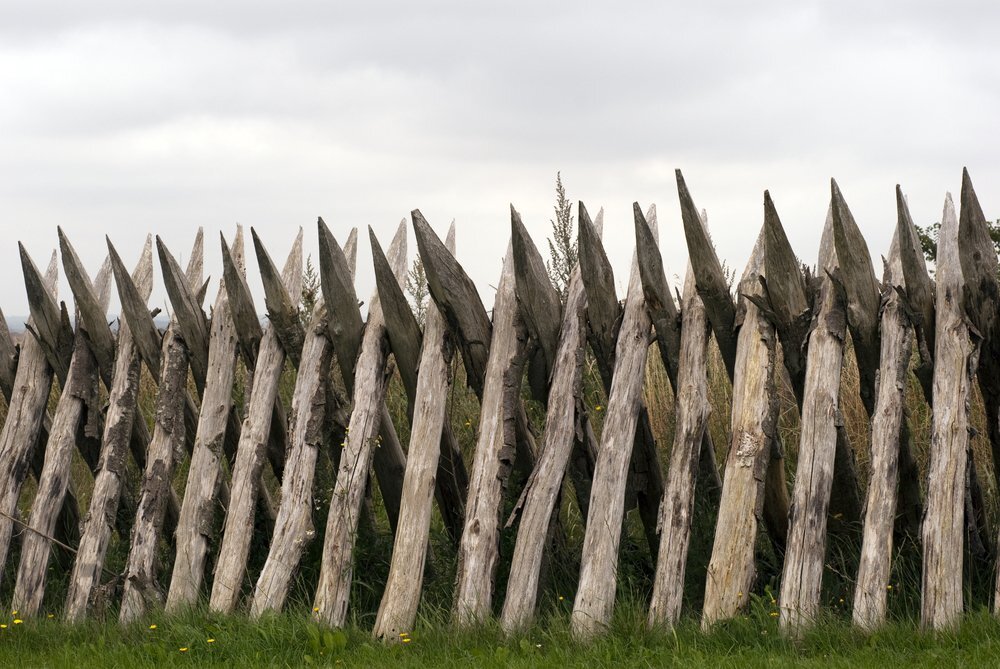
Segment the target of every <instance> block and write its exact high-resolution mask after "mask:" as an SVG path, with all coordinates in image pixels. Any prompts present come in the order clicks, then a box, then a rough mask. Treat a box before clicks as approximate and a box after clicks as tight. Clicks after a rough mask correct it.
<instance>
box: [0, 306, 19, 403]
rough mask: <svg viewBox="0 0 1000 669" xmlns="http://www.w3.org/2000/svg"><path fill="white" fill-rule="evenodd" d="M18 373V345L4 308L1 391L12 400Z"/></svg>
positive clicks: (0, 330) (0, 321) (0, 313)
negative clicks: (11, 333) (8, 324)
mask: <svg viewBox="0 0 1000 669" xmlns="http://www.w3.org/2000/svg"><path fill="white" fill-rule="evenodd" d="M16 375H17V346H16V345H15V344H14V339H13V338H12V337H11V336H10V329H9V328H8V327H7V317H6V316H4V313H3V309H0V391H2V392H3V396H4V397H5V398H6V399H7V402H8V403H9V402H10V396H11V395H12V394H13V393H14V377H15V376H16Z"/></svg>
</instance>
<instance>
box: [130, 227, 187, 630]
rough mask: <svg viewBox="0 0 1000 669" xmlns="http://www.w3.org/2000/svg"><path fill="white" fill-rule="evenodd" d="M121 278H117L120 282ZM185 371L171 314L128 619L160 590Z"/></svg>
mask: <svg viewBox="0 0 1000 669" xmlns="http://www.w3.org/2000/svg"><path fill="white" fill-rule="evenodd" d="M201 239H202V234H201V230H200V229H199V234H198V236H197V237H196V242H195V247H194V250H193V251H192V253H191V260H190V261H189V263H188V268H187V273H186V279H187V281H188V285H189V286H190V287H191V288H192V289H198V288H199V287H200V286H201V284H202V273H203V266H204V265H203V262H204V260H203V258H204V256H203V253H202V252H201V246H202V245H201V243H200V242H199V241H198V240H201ZM119 283H120V282H119ZM187 375H188V355H187V347H186V346H185V344H184V339H183V337H182V336H181V334H180V332H179V331H178V327H177V322H176V320H175V319H171V322H170V325H169V326H168V327H167V331H166V332H165V333H164V335H163V344H162V347H161V355H160V375H159V377H160V386H159V392H158V393H157V397H156V418H155V426H154V428H153V438H152V440H151V441H150V442H149V452H148V456H147V458H146V469H145V471H144V473H143V479H142V489H141V493H140V497H139V508H138V510H137V512H136V519H135V524H134V525H133V527H132V536H131V539H130V547H129V555H128V559H127V561H126V565H125V574H124V591H123V594H122V605H121V611H120V613H119V620H120V621H121V622H122V623H130V622H132V621H134V620H136V619H137V618H139V617H141V616H142V615H143V614H144V613H145V612H146V611H147V610H148V608H149V607H150V606H151V605H154V604H159V603H160V601H161V597H162V595H161V593H160V588H159V585H158V584H157V553H158V544H159V539H160V538H161V536H162V535H163V529H164V528H163V522H164V516H165V514H166V508H167V499H168V498H169V495H170V490H171V483H172V480H173V474H174V469H175V468H176V466H177V459H178V455H179V454H180V453H181V452H182V449H183V444H184V437H185V434H184V432H185V426H184V406H185V400H186V399H187V393H186V392H185V387H186V385H187Z"/></svg>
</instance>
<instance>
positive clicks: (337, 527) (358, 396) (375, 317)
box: [313, 221, 406, 627]
mask: <svg viewBox="0 0 1000 669" xmlns="http://www.w3.org/2000/svg"><path fill="white" fill-rule="evenodd" d="M369 235H370V237H371V240H372V244H373V245H375V244H377V240H375V235H374V233H373V232H371V229H369ZM388 258H389V263H390V265H391V266H392V268H393V272H394V273H395V275H396V278H397V281H402V278H403V276H404V274H405V272H406V225H405V221H404V222H403V223H401V224H400V226H399V228H398V230H397V231H396V235H395V237H394V238H393V240H392V244H391V245H390V247H389V253H388ZM387 350H388V338H387V335H386V329H385V320H384V318H383V317H382V307H381V303H380V301H379V297H378V293H377V292H376V293H375V295H374V296H373V297H372V300H371V302H370V306H369V309H368V323H367V325H366V326H365V332H364V336H363V337H362V341H361V352H360V354H359V356H358V362H357V364H356V366H355V373H354V406H353V410H352V412H351V422H350V426H349V429H348V432H347V440H346V443H345V444H344V450H343V453H342V454H341V456H340V467H339V469H338V471H337V480H336V482H335V484H334V490H333V494H332V496H331V498H330V512H329V516H328V517H327V524H326V535H325V538H324V542H323V558H322V562H321V564H320V575H319V585H318V586H317V588H316V597H315V600H314V603H313V617H314V618H315V619H316V620H318V621H320V622H323V623H325V624H327V625H331V626H334V627H341V626H343V625H344V622H345V620H346V616H347V605H348V601H349V599H350V592H351V580H352V577H353V566H354V546H355V538H356V533H357V529H358V519H359V517H360V512H361V505H362V501H363V498H364V494H365V487H366V486H367V483H368V472H369V466H370V464H371V462H372V451H373V450H375V449H378V448H379V447H380V446H381V445H380V444H379V443H377V442H376V437H377V436H378V433H379V430H380V429H381V427H382V425H381V424H382V423H383V422H384V419H383V417H384V416H385V415H386V411H385V392H386V383H387V377H386V368H385V366H386V355H387ZM404 471H405V465H404ZM402 473H403V472H402V471H401V472H400V478H402ZM385 492H386V490H385V489H384V488H383V493H385ZM387 506H388V504H387ZM396 507H397V509H398V508H399V504H398V501H397V504H396Z"/></svg>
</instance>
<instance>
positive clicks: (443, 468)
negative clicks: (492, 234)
mask: <svg viewBox="0 0 1000 669" xmlns="http://www.w3.org/2000/svg"><path fill="white" fill-rule="evenodd" d="M448 244H449V250H451V251H452V252H454V246H455V226H454V225H452V227H451V230H449V232H448ZM372 249H373V253H374V258H373V260H374V263H375V283H376V287H377V289H378V295H379V302H380V304H381V305H382V314H383V317H384V318H385V327H386V333H387V334H388V337H389V347H390V349H391V350H392V355H393V358H394V360H395V362H396V368H397V369H398V370H399V376H400V379H402V382H403V387H404V389H405V391H406V399H407V414H408V415H409V417H410V419H411V420H413V419H414V415H415V411H416V407H417V405H418V403H419V401H418V398H419V397H420V396H419V395H418V394H417V387H418V385H419V382H418V375H417V369H418V367H419V366H420V357H421V350H422V338H423V335H422V334H421V332H420V325H419V324H418V323H417V319H416V317H415V316H414V315H413V311H412V310H411V309H410V305H409V302H407V299H406V295H404V294H403V289H402V286H401V285H400V283H399V282H398V281H397V280H396V275H395V273H394V272H393V270H392V266H391V265H390V264H389V261H388V259H386V257H385V255H384V254H382V253H381V248H380V247H377V246H373V247H372ZM442 327H443V326H442ZM449 356H450V353H449ZM449 360H450V357H449ZM441 399H443V398H441ZM442 406H443V405H442ZM439 440H440V445H441V448H440V453H439V456H440V457H438V456H435V457H434V458H433V462H434V463H435V465H436V466H437V475H436V476H435V478H434V485H435V491H436V496H437V500H438V509H439V510H440V512H441V518H442V520H443V521H444V525H445V528H446V529H447V530H448V533H449V535H450V536H451V537H452V540H453V541H454V542H455V544H456V545H457V544H458V540H459V537H460V536H461V534H462V524H463V518H464V515H465V514H464V511H465V498H466V495H467V494H468V490H469V474H468V472H467V471H466V468H465V462H464V461H463V460H462V451H461V448H460V447H459V445H458V441H457V440H456V439H455V435H454V434H453V433H452V431H451V426H450V425H448V424H447V423H444V424H443V425H442V427H441V429H440V438H439ZM410 443H411V444H413V443H415V442H414V440H413V438H412V437H411V439H410ZM407 469H409V465H408V466H407ZM403 487H404V493H403V497H404V498H405V496H406V494H405V487H406V481H405V478H404V482H403ZM421 500H422V498H421ZM429 503H430V500H428V504H429ZM402 513H403V512H402V509H400V516H402ZM428 513H430V511H429V510H428ZM414 517H415V518H418V519H419V518H421V517H422V512H420V513H416V514H415V515H414ZM428 519H429V516H428ZM424 533H425V534H426V530H424ZM421 573H422V572H421Z"/></svg>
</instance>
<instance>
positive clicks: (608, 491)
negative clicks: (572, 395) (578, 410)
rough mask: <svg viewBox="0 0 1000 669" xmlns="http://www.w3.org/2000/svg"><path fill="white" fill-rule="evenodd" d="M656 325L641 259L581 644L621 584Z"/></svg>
mask: <svg viewBox="0 0 1000 669" xmlns="http://www.w3.org/2000/svg"><path fill="white" fill-rule="evenodd" d="M649 218H650V219H652V220H648V223H649V224H650V227H651V228H652V229H653V230H654V231H655V229H656V224H655V219H653V217H649ZM589 296H590V293H589V291H588V298H589ZM651 326H652V323H651V321H650V318H649V312H648V311H647V310H646V304H645V300H644V299H643V293H642V280H641V279H640V277H639V267H638V260H637V258H633V261H632V272H631V276H630V277H629V284H628V294H627V296H626V299H625V310H624V314H623V316H622V323H621V327H620V328H619V331H618V340H617V345H616V350H615V365H614V372H613V375H612V381H611V392H610V394H609V397H608V407H607V418H606V419H605V422H604V428H603V430H602V433H601V442H600V447H599V448H598V451H597V465H596V467H595V469H594V482H593V486H592V488H591V506H590V513H589V514H588V516H587V530H586V534H585V537H584V542H583V555H582V558H581V562H580V581H579V585H578V587H577V593H576V599H575V601H574V602H573V614H572V618H571V629H572V632H573V635H574V636H575V637H577V638H581V639H586V638H590V637H593V636H594V635H595V634H597V633H599V632H601V631H603V630H604V629H605V628H606V626H607V624H608V623H609V621H610V620H611V613H612V610H613V608H614V600H615V592H616V590H617V584H618V575H617V567H618V546H619V543H620V541H621V531H622V520H623V518H624V514H625V508H624V503H623V501H624V498H625V487H626V483H627V474H628V468H629V459H630V456H631V453H632V450H633V449H632V444H633V443H634V441H635V435H636V427H637V426H638V421H639V414H640V412H641V410H642V408H643V407H642V381H643V378H644V377H645V369H646V356H647V353H648V351H649V336H650V328H651ZM654 448H655V447H654ZM654 453H655V451H654ZM657 471H658V467H657ZM651 548H652V547H651Z"/></svg>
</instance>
